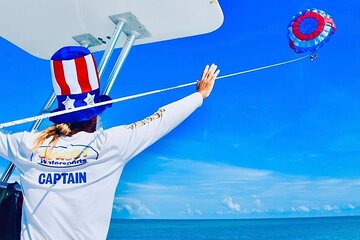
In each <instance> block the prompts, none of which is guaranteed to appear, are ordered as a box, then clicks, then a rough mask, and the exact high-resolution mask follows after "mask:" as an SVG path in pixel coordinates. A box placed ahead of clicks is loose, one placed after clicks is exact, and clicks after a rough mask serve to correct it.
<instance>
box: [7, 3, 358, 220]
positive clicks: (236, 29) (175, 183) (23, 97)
mask: <svg viewBox="0 0 360 240" xmlns="http://www.w3.org/2000/svg"><path fill="white" fill-rule="evenodd" d="M219 2H220V5H221V7H222V9H223V12H224V17H225V20H224V23H223V25H222V26H221V28H220V29H218V30H217V31H215V32H213V33H210V34H206V35H202V36H196V37H190V38H184V39H177V40H171V41H166V42H160V43H154V44H147V45H141V46H136V47H134V48H133V49H132V51H131V53H130V56H129V58H128V60H127V62H126V64H125V66H124V68H123V70H122V72H121V73H120V76H119V79H118V80H117V82H116V84H115V86H114V89H113V91H112V92H111V94H110V95H111V96H112V97H113V98H116V97H120V96H126V95H130V94H134V93H140V92H144V91H149V90H153V89H158V88H163V87H169V86H174V85H177V84H181V83H186V82H192V81H194V80H196V79H197V78H199V77H200V75H201V72H202V69H203V66H204V65H206V64H208V63H212V62H215V63H217V64H218V66H219V68H220V69H221V74H220V75H224V74H228V73H232V72H236V71H241V70H246V69H251V68H255V67H259V66H265V65H268V64H273V63H277V62H281V61H285V60H290V59H294V58H297V57H299V56H301V55H297V54H295V53H294V52H293V51H292V50H291V49H290V48H289V47H288V42H287V38H286V27H287V24H288V22H289V20H290V19H291V17H292V16H293V15H295V14H296V13H297V12H298V11H300V10H303V9H306V8H312V7H315V8H319V9H322V10H324V11H326V12H327V13H329V14H330V15H331V16H332V17H333V18H334V20H335V23H336V25H337V32H336V34H335V35H334V36H333V37H332V39H331V40H330V42H329V43H328V44H326V45H325V46H324V47H323V48H322V49H321V50H320V51H319V59H318V60H316V61H315V62H311V61H310V60H303V61H300V62H297V63H293V64H290V65H286V66H281V67H277V68H272V69H269V70H263V71H259V72H254V73H249V74H246V75H241V76H237V77H232V78H227V79H223V80H219V81H218V82H217V83H216V86H215V89H214V91H213V94H212V95H211V96H210V98H209V99H207V100H206V101H205V102H204V104H203V106H202V107H201V108H200V109H199V110H198V111H197V112H195V113H194V114H193V115H192V116H191V117H190V118H189V119H187V120H186V121H185V122H184V123H183V124H182V125H181V126H179V127H178V128H177V129H175V130H174V131H173V132H171V133H170V134H169V135H167V136H166V137H164V138H163V139H161V140H160V141H159V142H158V143H156V144H155V145H153V146H152V147H150V148H149V149H147V150H146V151H144V152H143V153H142V154H140V155H139V156H137V157H136V158H135V159H133V160H132V161H131V162H129V164H128V165H127V166H126V168H125V170H124V173H123V175H122V177H121V181H120V183H119V187H118V189H117V192H116V198H115V203H114V212H113V217H115V218H118V217H125V218H252V217H299V216H329V215H355V214H359V213H360V195H359V194H358V192H359V190H360V167H359V164H358V162H359V161H360V104H359V100H360V98H359V96H360V83H359V79H360V74H359V72H358V69H359V64H360V59H359V53H360V45H359V41H358V39H359V38H360V33H359V32H358V31H357V30H356V29H357V26H359V24H360V16H359V15H358V14H357V11H356V9H359V8H360V2H358V1H344V2H336V1H335V2H334V1H325V0H318V1H288V2H286V4H284V2H280V1H271V2H270V1H219ZM0 47H1V50H2V51H1V54H2V57H1V59H0V61H1V62H0V68H1V74H2V79H3V80H2V81H1V82H2V88H3V89H4V90H3V91H2V93H3V94H2V95H1V96H0V104H1V105H0V106H1V108H2V111H3V114H1V116H0V121H1V122H5V121H9V120H13V119H18V118H22V117H27V116H32V115H35V114H37V113H38V111H39V109H40V108H41V106H42V104H43V103H44V101H45V99H47V97H48V94H49V93H50V91H51V81H50V68H49V63H48V62H47V61H45V60H41V59H37V58H35V57H33V56H31V55H29V54H27V53H25V52H24V51H22V50H21V49H19V48H17V47H16V46H14V45H12V44H11V43H9V42H7V41H6V40H4V39H0ZM95 56H96V58H97V59H98V60H99V59H100V58H101V54H96V55H95ZM193 91H194V89H193V88H192V87H189V88H186V89H181V90H176V91H171V92H167V93H162V94H159V95H154V96H150V97H145V98H141V99H136V100H130V101H127V102H122V103H119V104H115V105H114V106H113V107H112V108H111V109H110V110H108V111H106V112H105V113H104V114H103V116H102V122H103V125H104V127H106V128H107V127H111V126H115V125H119V124H127V123H131V122H133V121H136V120H139V119H142V118H144V117H146V116H147V115H150V114H151V113H153V112H155V111H156V110H157V107H160V106H162V105H165V104H167V103H169V102H171V101H173V100H176V99H179V98H181V97H183V96H186V95H187V94H189V93H191V92H193ZM28 128H29V125H22V126H18V127H13V128H9V129H8V131H21V130H26V129H28ZM6 165H7V163H6V162H5V161H1V164H0V169H4V167H5V166H6Z"/></svg>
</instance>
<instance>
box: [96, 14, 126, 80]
mask: <svg viewBox="0 0 360 240" xmlns="http://www.w3.org/2000/svg"><path fill="white" fill-rule="evenodd" d="M124 26H125V21H122V20H120V21H119V22H118V23H117V24H116V28H115V31H114V33H113V35H112V37H111V43H110V44H109V45H108V46H107V48H106V50H105V52H104V55H103V57H102V58H101V61H100V64H99V78H101V76H102V75H103V73H104V70H105V68H106V66H107V64H108V63H109V60H110V56H111V55H112V53H113V50H114V48H115V45H116V43H117V42H118V40H119V37H120V33H121V32H122V29H123V28H124Z"/></svg>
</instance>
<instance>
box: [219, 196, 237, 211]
mask: <svg viewBox="0 0 360 240" xmlns="http://www.w3.org/2000/svg"><path fill="white" fill-rule="evenodd" d="M223 203H225V205H226V206H227V207H228V208H230V209H231V210H233V211H237V212H240V204H238V203H235V202H234V201H233V199H232V198H231V197H227V198H225V199H224V200H223Z"/></svg>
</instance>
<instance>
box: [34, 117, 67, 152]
mask: <svg viewBox="0 0 360 240" xmlns="http://www.w3.org/2000/svg"><path fill="white" fill-rule="evenodd" d="M72 134H73V132H72V131H71V128H70V126H69V124H67V123H60V124H55V125H53V126H51V127H48V128H47V129H45V130H44V131H42V132H41V133H40V134H39V136H38V137H37V138H36V139H35V142H34V147H33V151H34V152H35V151H36V150H38V148H39V147H40V145H41V144H43V143H44V141H45V140H46V139H48V138H50V137H52V139H51V141H50V142H49V145H48V146H49V147H50V150H52V149H53V148H54V147H55V145H56V143H57V142H58V141H59V138H60V136H71V135H72Z"/></svg>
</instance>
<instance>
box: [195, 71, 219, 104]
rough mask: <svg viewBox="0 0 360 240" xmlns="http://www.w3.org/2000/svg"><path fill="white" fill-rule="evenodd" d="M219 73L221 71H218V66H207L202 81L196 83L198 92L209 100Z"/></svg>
mask: <svg viewBox="0 0 360 240" xmlns="http://www.w3.org/2000/svg"><path fill="white" fill-rule="evenodd" d="M219 73H220V70H219V69H217V65H215V64H211V66H209V65H206V66H205V69H204V72H203V74H202V77H201V80H200V81H197V83H196V87H197V91H198V92H200V93H201V95H202V96H203V98H207V97H208V96H209V95H210V93H211V91H212V89H213V87H214V84H215V79H216V78H217V76H218V75H219Z"/></svg>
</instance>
